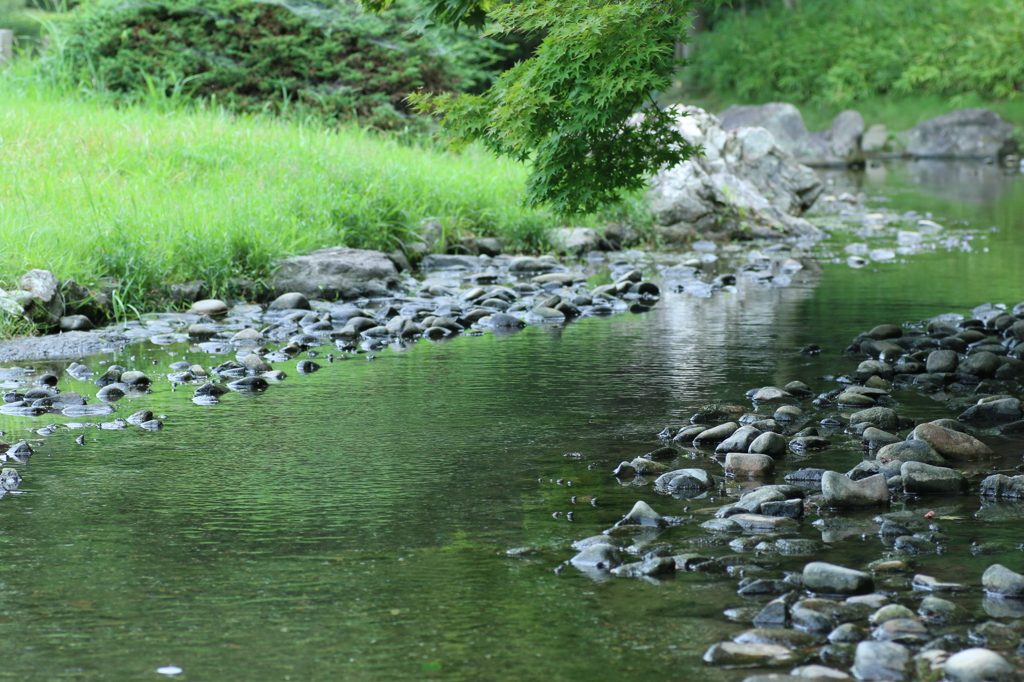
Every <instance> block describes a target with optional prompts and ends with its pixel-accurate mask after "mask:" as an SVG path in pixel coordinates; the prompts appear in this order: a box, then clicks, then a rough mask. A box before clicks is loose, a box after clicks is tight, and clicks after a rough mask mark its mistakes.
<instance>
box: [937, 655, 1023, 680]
mask: <svg viewBox="0 0 1024 682" xmlns="http://www.w3.org/2000/svg"><path fill="white" fill-rule="evenodd" d="M943 672H944V673H945V675H946V678H947V679H948V680H949V681H950V682H982V681H987V682H1004V681H1009V680H1016V679H1018V677H1017V672H1016V670H1014V667H1013V666H1012V665H1010V663H1009V662H1008V661H1007V660H1006V659H1005V658H1003V657H1002V656H1001V655H999V654H998V653H996V652H994V651H991V650H989V649H982V648H973V649H964V650H963V651H960V652H957V653H955V654H953V655H952V656H950V657H949V658H948V659H947V660H946V663H945V665H944V666H943Z"/></svg>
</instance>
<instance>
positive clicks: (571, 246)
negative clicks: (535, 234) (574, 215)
mask: <svg viewBox="0 0 1024 682" xmlns="http://www.w3.org/2000/svg"><path fill="white" fill-rule="evenodd" d="M549 234H550V239H551V244H552V245H553V246H555V248H557V249H558V250H559V251H561V252H564V253H571V254H574V255H579V254H584V253H587V252H588V251H607V250H608V242H607V241H606V240H605V239H604V238H603V237H601V235H600V234H598V232H597V230H595V229H594V228H592V227H556V228H554V229H553V230H551V231H550V233H549Z"/></svg>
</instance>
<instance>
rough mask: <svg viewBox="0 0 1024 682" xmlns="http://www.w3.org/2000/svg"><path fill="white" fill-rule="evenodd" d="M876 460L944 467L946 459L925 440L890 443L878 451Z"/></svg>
mask: <svg viewBox="0 0 1024 682" xmlns="http://www.w3.org/2000/svg"><path fill="white" fill-rule="evenodd" d="M875 459H877V460H878V461H879V462H882V463H885V462H893V461H897V460H898V461H900V462H924V463H925V464H933V465H942V464H945V463H946V460H945V458H944V457H943V456H942V455H940V454H939V453H937V452H935V450H934V449H933V448H932V446H931V445H929V444H928V443H927V442H925V441H923V440H905V441H900V442H898V443H890V444H889V445H886V446H885V447H883V448H881V449H880V450H879V451H878V454H877V455H875Z"/></svg>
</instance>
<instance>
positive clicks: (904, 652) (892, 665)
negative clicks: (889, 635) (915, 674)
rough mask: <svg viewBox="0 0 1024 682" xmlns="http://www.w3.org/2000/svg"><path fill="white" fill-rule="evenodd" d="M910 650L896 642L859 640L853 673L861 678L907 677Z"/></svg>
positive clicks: (895, 678)
mask: <svg viewBox="0 0 1024 682" xmlns="http://www.w3.org/2000/svg"><path fill="white" fill-rule="evenodd" d="M909 664H910V650H909V649H907V647H905V646H903V645H901V644H897V643H896V642H861V643H859V644H858V645H857V651H856V653H855V654H854V658H853V674H854V675H856V676H857V678H858V679H862V680H903V679H906V678H907V674H908V673H909V667H910V666H909Z"/></svg>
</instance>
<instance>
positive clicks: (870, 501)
mask: <svg viewBox="0 0 1024 682" xmlns="http://www.w3.org/2000/svg"><path fill="white" fill-rule="evenodd" d="M821 494H822V502H823V504H824V505H825V506H826V507H874V506H878V505H887V504H889V487H888V485H887V484H886V481H885V476H884V475H882V474H875V475H874V476H868V477H867V478H862V479H861V480H859V481H854V480H851V479H850V478H847V477H846V476H844V475H842V474H840V473H838V472H835V471H826V472H825V473H824V474H822V477H821Z"/></svg>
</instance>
